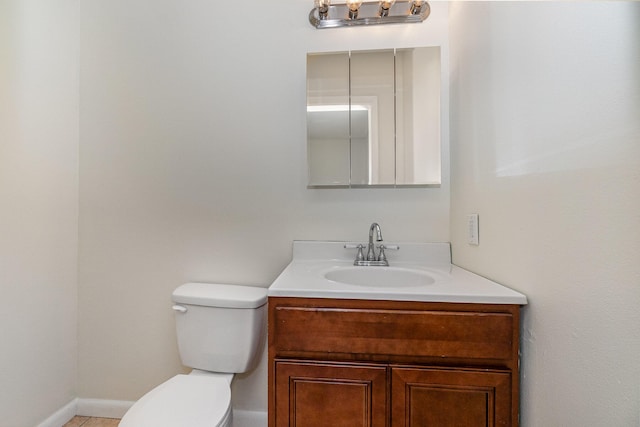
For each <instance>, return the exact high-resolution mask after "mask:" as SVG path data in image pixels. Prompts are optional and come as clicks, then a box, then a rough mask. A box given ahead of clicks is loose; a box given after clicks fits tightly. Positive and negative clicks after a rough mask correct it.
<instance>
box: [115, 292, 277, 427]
mask: <svg viewBox="0 0 640 427" xmlns="http://www.w3.org/2000/svg"><path fill="white" fill-rule="evenodd" d="M172 299H173V302H174V303H175V304H174V305H173V307H172V308H173V310H174V312H175V315H176V332H177V336H178V349H179V352H180V358H181V359H182V362H183V364H184V365H185V366H189V367H192V368H194V369H193V370H192V371H191V373H190V374H188V375H176V376H174V377H172V378H170V379H169V380H167V381H165V382H164V383H162V384H160V385H159V386H157V387H155V388H154V389H153V390H151V391H149V392H147V393H146V394H145V395H144V396H143V397H142V398H140V400H138V401H137V402H136V403H134V404H133V406H132V407H131V408H130V409H129V410H128V411H127V413H126V414H125V416H124V417H123V418H122V420H121V421H120V424H119V427H228V426H230V425H231V419H232V411H231V381H232V380H233V376H234V374H235V373H241V372H247V371H249V370H250V369H253V368H254V367H255V365H256V364H257V361H258V359H259V356H260V353H261V348H262V347H263V345H264V341H265V337H266V303H267V290H266V289H265V288H258V287H249V286H237V285H220V284H205V283H187V284H185V285H182V286H180V287H178V288H177V289H176V290H175V291H174V292H173V295H172Z"/></svg>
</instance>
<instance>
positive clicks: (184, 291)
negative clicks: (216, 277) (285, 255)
mask: <svg viewBox="0 0 640 427" xmlns="http://www.w3.org/2000/svg"><path fill="white" fill-rule="evenodd" d="M172 299H173V302H174V303H175V305H174V306H173V309H174V311H175V314H176V331H177V335H178V349H179V351H180V358H181V359H182V363H183V364H184V365H185V366H190V367H192V368H195V369H201V370H204V371H211V372H227V373H241V372H246V371H249V370H251V369H252V368H253V367H254V366H255V365H256V363H257V362H258V360H259V358H260V356H261V354H260V353H261V351H262V348H263V345H264V341H265V338H266V335H267V330H266V327H267V321H266V315H267V310H266V307H267V305H266V304H267V289H266V288H259V287H253V286H240V285H221V284H209V283H187V284H184V285H182V286H180V287H178V288H177V289H176V290H175V291H174V292H173V295H172Z"/></svg>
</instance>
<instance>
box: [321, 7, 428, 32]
mask: <svg viewBox="0 0 640 427" xmlns="http://www.w3.org/2000/svg"><path fill="white" fill-rule="evenodd" d="M353 3H354V2H353V0H352V1H350V2H348V3H347V4H337V5H333V6H329V1H327V0H320V1H318V0H316V7H314V8H313V9H311V12H310V13H309V22H310V23H311V25H313V26H314V27H316V28H318V29H322V28H338V27H351V26H357V25H380V24H406V23H419V22H422V21H424V20H425V19H427V18H428V17H429V14H430V13H431V8H430V7H429V3H427V2H426V1H424V0H409V1H396V2H395V3H391V5H389V2H388V1H382V2H380V3H362V4H358V5H357V7H354V5H353Z"/></svg>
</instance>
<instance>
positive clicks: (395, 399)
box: [391, 367, 515, 427]
mask: <svg viewBox="0 0 640 427" xmlns="http://www.w3.org/2000/svg"><path fill="white" fill-rule="evenodd" d="M511 416H512V413H511V374H510V373H509V372H508V371H496V370H480V369H437V368H433V369H432V368H426V369H423V368H403V367H393V368H392V369H391V425H392V427H498V426H499V427H506V426H512V420H511ZM514 424H515V422H514Z"/></svg>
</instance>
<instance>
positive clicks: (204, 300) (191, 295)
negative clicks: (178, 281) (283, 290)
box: [172, 283, 267, 308]
mask: <svg viewBox="0 0 640 427" xmlns="http://www.w3.org/2000/svg"><path fill="white" fill-rule="evenodd" d="M172 297H173V301H174V302H177V303H181V304H192V305H202V306H206V307H222V308H257V307H261V306H263V305H264V304H266V303H267V288H260V287H256V286H241V285H223V284H218V283H185V284H184V285H182V286H179V287H178V288H177V289H176V290H175V291H173V295H172Z"/></svg>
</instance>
